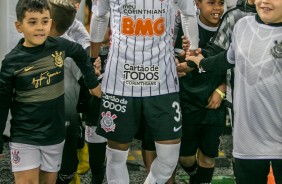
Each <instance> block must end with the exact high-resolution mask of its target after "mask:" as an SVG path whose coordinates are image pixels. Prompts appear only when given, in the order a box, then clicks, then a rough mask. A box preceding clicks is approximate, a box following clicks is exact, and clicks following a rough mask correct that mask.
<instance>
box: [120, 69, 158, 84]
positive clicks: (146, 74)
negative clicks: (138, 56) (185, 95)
mask: <svg viewBox="0 0 282 184" xmlns="http://www.w3.org/2000/svg"><path fill="white" fill-rule="evenodd" d="M123 68H124V71H123V77H124V78H123V79H122V80H123V81H124V82H125V84H126V85H128V86H156V85H158V84H159V82H160V80H159V79H160V75H159V72H160V71H159V66H156V65H152V66H144V65H137V66H135V65H130V64H124V67H123Z"/></svg>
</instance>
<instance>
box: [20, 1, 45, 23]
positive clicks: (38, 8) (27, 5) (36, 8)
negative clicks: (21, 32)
mask: <svg viewBox="0 0 282 184" xmlns="http://www.w3.org/2000/svg"><path fill="white" fill-rule="evenodd" d="M43 10H48V11H50V4H49V3H48V0H19V1H18V3H17V5H16V14H17V20H18V21H19V22H22V20H23V19H24V17H25V12H40V13H42V12H43Z"/></svg>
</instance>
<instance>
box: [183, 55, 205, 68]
mask: <svg viewBox="0 0 282 184" xmlns="http://www.w3.org/2000/svg"><path fill="white" fill-rule="evenodd" d="M203 58H204V56H203V55H202V54H198V55H197V56H188V57H186V60H189V61H193V62H194V63H195V64H196V65H197V66H198V67H199V64H200V61H201V60H202V59H203Z"/></svg>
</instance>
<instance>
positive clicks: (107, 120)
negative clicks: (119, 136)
mask: <svg viewBox="0 0 282 184" xmlns="http://www.w3.org/2000/svg"><path fill="white" fill-rule="evenodd" d="M116 118H117V116H116V115H115V114H113V115H112V114H111V112H110V111H107V112H106V113H105V112H102V119H101V121H100V124H101V127H102V128H103V129H104V130H105V131H106V132H114V131H115V128H116V124H115V123H114V119H116Z"/></svg>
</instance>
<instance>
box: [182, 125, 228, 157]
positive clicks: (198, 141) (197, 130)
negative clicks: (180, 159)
mask: <svg viewBox="0 0 282 184" xmlns="http://www.w3.org/2000/svg"><path fill="white" fill-rule="evenodd" d="M182 131H183V137H182V138H181V146H180V156H193V155H195V154H196V153H197V150H198V148H199V149H200V150H201V151H202V153H203V154H204V155H206V156H208V157H210V158H214V157H217V156H218V147H219V143H220V139H219V138H220V136H221V135H222V133H223V131H224V127H214V126H210V125H187V124H183V130H182Z"/></svg>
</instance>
